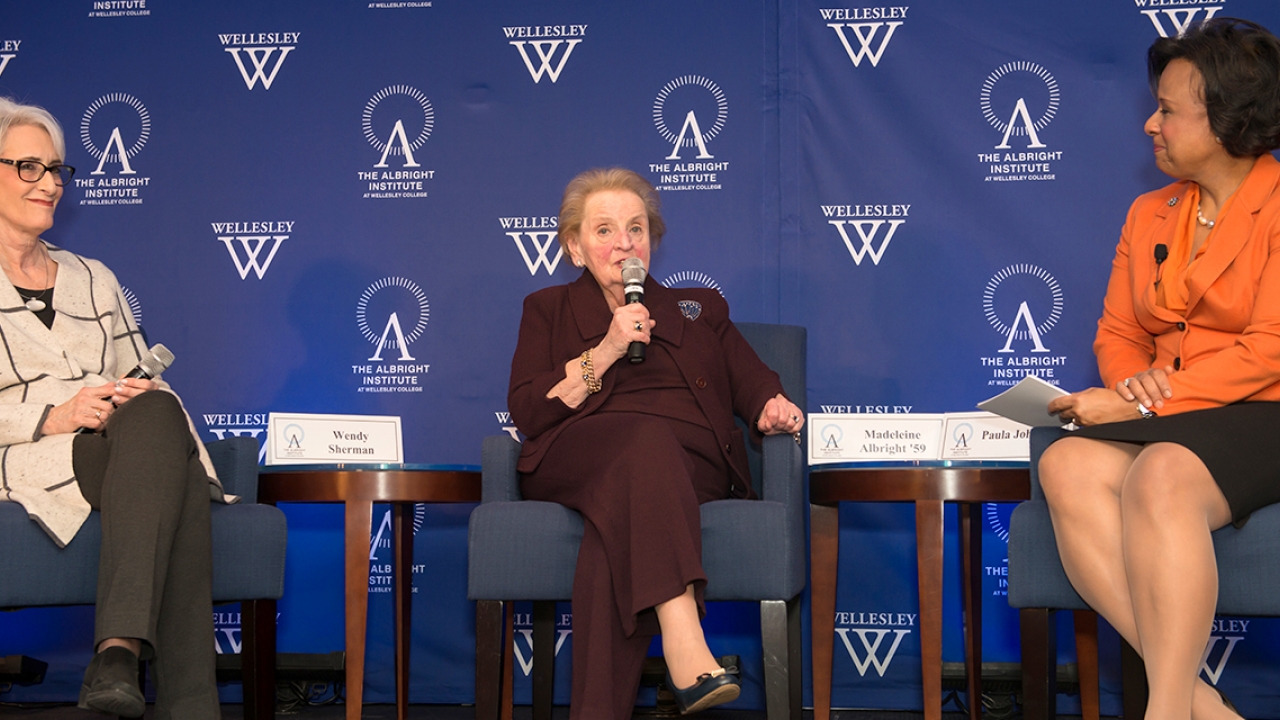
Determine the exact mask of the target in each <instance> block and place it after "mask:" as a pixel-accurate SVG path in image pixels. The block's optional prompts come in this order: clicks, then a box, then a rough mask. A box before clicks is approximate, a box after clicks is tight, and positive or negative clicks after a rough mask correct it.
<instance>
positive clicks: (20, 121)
mask: <svg viewBox="0 0 1280 720" xmlns="http://www.w3.org/2000/svg"><path fill="white" fill-rule="evenodd" d="M18 125H28V126H31V127H38V128H41V129H42V130H44V131H45V132H47V133H49V139H50V140H52V141H53V148H54V150H56V151H57V152H58V158H59V159H66V156H67V146H66V142H65V141H64V140H63V139H62V126H61V125H59V124H58V121H57V120H56V119H54V117H53V115H51V114H49V111H48V110H45V109H44V108H42V107H39V106H36V105H23V104H22V103H17V102H14V101H13V100H10V99H9V98H6V97H0V148H2V147H4V140H5V137H6V136H7V135H8V134H9V128H11V127H14V126H18Z"/></svg>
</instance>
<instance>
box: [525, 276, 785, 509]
mask: <svg viewBox="0 0 1280 720" xmlns="http://www.w3.org/2000/svg"><path fill="white" fill-rule="evenodd" d="M644 289H645V305H646V306H647V307H648V309H649V316H650V317H652V318H653V319H654V320H655V321H656V325H655V326H654V328H653V342H662V343H664V344H665V346H666V347H667V349H668V350H670V352H671V356H672V358H674V360H675V363H676V365H677V366H678V367H679V368H680V374H681V375H683V376H684V380H685V382H686V383H687V384H688V386H689V390H690V391H691V392H692V393H693V396H694V398H695V399H696V400H697V402H698V405H699V406H700V407H701V408H702V412H703V413H704V414H705V415H706V417H707V420H708V421H709V423H710V426H711V429H712V431H713V432H714V433H715V435H716V440H717V442H718V444H719V445H720V447H721V448H722V449H723V453H724V457H725V459H726V460H727V462H728V464H729V467H730V468H732V469H733V472H734V474H735V475H736V476H737V478H736V480H735V482H734V483H733V487H734V495H738V496H742V497H746V496H748V495H750V494H751V492H750V488H751V471H750V470H749V468H748V465H747V451H746V446H745V444H744V443H745V438H743V436H742V432H741V430H739V429H738V428H737V426H735V425H734V422H733V416H734V415H735V414H736V415H738V416H739V417H741V418H743V420H744V421H746V423H747V426H748V427H749V428H751V432H752V434H753V435H757V436H758V435H759V433H758V431H757V430H756V429H755V420H756V418H757V417H759V415H760V411H761V410H763V409H764V405H765V403H766V402H768V401H769V398H772V397H773V396H775V395H777V394H779V393H781V392H782V382H781V381H780V380H779V379H778V374H777V373H775V372H773V371H772V370H770V369H769V368H768V366H766V365H765V364H764V363H763V362H761V360H760V358H759V357H758V356H757V355H756V353H755V351H754V350H752V349H751V346H750V345H749V344H748V343H747V341H746V338H744V337H742V334H741V333H739V332H738V329H737V328H736V327H734V324H733V322H732V321H730V320H729V304H728V303H726V302H725V300H724V298H723V297H721V296H720V293H718V292H716V291H715V290H706V289H702V288H679V289H668V288H665V287H663V286H662V285H660V284H658V283H657V282H654V280H653V278H648V279H646V280H645V283H644ZM682 302H683V303H684V308H683V309H682V307H681V303H682ZM612 320H613V313H612V312H611V311H610V310H609V305H608V303H606V302H605V298H604V294H603V293H602V292H601V291H600V286H599V285H597V284H596V281H595V278H593V277H592V276H591V274H590V273H588V272H586V271H584V272H583V273H582V276H581V277H579V278H578V279H577V280H575V281H574V282H571V283H569V284H568V285H557V286H555V287H549V288H544V289H542V290H539V291H537V292H535V293H533V294H531V295H529V296H528V297H526V298H525V300H524V315H523V317H521V319H520V339H519V341H518V343H517V344H516V353H515V357H514V358H513V359H512V361H511V388H510V391H509V392H508V394H507V408H508V410H510V412H511V419H512V420H513V421H515V424H516V427H517V428H519V430H520V432H522V433H524V435H525V437H526V438H527V439H526V440H525V442H524V446H523V448H522V449H521V452H520V461H519V463H518V464H517V466H516V467H517V469H518V470H519V471H520V472H522V473H530V472H533V471H534V470H536V469H537V467H538V463H539V462H541V460H542V456H543V455H544V454H545V453H546V451H547V448H549V447H550V446H551V444H552V443H554V442H555V440H556V438H557V437H558V436H559V435H560V433H561V431H563V430H564V428H566V427H568V426H569V425H571V424H572V423H574V422H576V421H577V420H579V419H581V418H583V417H586V416H587V415H589V414H591V413H593V412H595V411H596V410H597V409H598V408H599V407H600V406H601V405H602V404H604V402H605V401H606V400H607V399H608V398H609V395H610V393H611V392H612V391H613V386H614V381H615V380H616V378H617V373H616V372H613V368H610V369H609V372H606V373H605V374H604V377H602V378H600V382H601V389H600V392H597V393H595V394H592V395H590V396H588V397H587V399H586V400H585V401H584V402H583V403H582V405H580V406H579V407H578V408H576V409H574V408H570V407H569V406H567V405H565V404H564V402H562V401H561V400H560V399H559V398H552V399H547V393H548V392H550V390H551V388H552V387H554V386H555V385H556V384H557V383H559V382H560V381H561V380H563V379H564V377H565V375H564V365H565V363H566V362H568V361H569V360H571V359H573V358H576V357H578V356H579V355H581V354H582V353H583V352H585V351H586V350H588V349H589V348H593V347H595V346H596V345H597V344H599V342H600V340H601V339H602V338H604V336H605V334H606V333H607V332H608V330H609V323H610V322H611V321H612ZM619 362H623V363H625V362H626V360H625V359H624V360H621V361H619ZM758 439H759V438H758V437H757V438H756V440H757V441H758Z"/></svg>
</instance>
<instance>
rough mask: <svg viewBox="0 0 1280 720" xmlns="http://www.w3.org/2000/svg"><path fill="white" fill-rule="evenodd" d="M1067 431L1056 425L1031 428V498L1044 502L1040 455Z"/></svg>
mask: <svg viewBox="0 0 1280 720" xmlns="http://www.w3.org/2000/svg"><path fill="white" fill-rule="evenodd" d="M1066 434H1067V431H1066V430H1063V429H1062V428H1056V427H1038V428H1032V429H1031V499H1032V500H1039V501H1041V502H1044V491H1043V490H1041V489H1040V456H1041V455H1043V454H1044V451H1045V449H1046V448H1048V447H1049V445H1050V444H1052V443H1053V441H1054V440H1057V439H1058V438H1060V437H1062V436H1063V435H1066Z"/></svg>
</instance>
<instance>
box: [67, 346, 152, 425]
mask: <svg viewBox="0 0 1280 720" xmlns="http://www.w3.org/2000/svg"><path fill="white" fill-rule="evenodd" d="M172 364H173V353H172V352H171V351H170V350H169V348H167V347H165V346H164V345H161V344H160V343H156V344H155V345H152V346H151V349H150V350H148V351H147V352H146V354H145V355H143V356H142V359H141V360H139V361H138V366H137V367H135V368H134V369H132V370H130V371H129V372H127V373H125V375H124V376H125V377H127V378H142V379H143V380H150V379H151V378H153V377H155V376H157V375H159V374H160V373H162V372H164V371H165V370H168V369H169V366H170V365H172ZM103 399H104V400H105V399H108V398H103ZM111 406H112V407H118V406H117V405H116V404H115V403H114V402H113V403H111ZM76 432H77V433H79V434H81V435H85V434H89V433H92V432H93V430H90V429H89V428H87V427H82V428H80V429H79V430H77V431H76Z"/></svg>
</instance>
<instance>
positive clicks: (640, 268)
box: [622, 257, 645, 364]
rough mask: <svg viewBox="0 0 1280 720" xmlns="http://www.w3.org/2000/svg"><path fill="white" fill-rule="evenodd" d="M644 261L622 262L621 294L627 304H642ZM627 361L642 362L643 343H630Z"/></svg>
mask: <svg viewBox="0 0 1280 720" xmlns="http://www.w3.org/2000/svg"><path fill="white" fill-rule="evenodd" d="M644 278H645V270H644V261H643V260H641V259H640V258H637V257H631V258H627V259H626V260H623V261H622V283H623V288H622V292H623V293H624V294H625V295H626V297H627V304H628V305H631V304H632V303H640V304H644ZM627 360H629V361H631V363H632V364H635V363H642V362H644V343H642V342H640V341H639V340H634V341H632V343H631V345H630V346H628V347H627Z"/></svg>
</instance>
